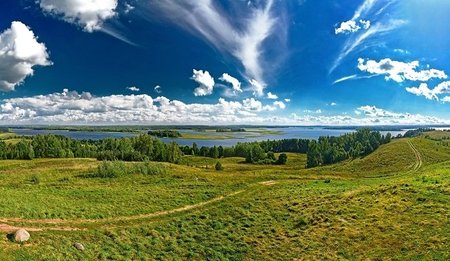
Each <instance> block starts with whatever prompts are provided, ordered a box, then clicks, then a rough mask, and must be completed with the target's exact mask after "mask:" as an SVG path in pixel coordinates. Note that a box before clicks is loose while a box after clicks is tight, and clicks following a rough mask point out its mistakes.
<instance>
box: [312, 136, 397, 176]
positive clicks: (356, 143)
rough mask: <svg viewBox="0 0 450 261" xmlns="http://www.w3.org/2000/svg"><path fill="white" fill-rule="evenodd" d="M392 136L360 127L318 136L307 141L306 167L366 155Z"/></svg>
mask: <svg viewBox="0 0 450 261" xmlns="http://www.w3.org/2000/svg"><path fill="white" fill-rule="evenodd" d="M391 139H392V137H391V134H390V133H388V134H386V136H383V135H381V134H380V132H378V131H370V130H369V129H360V130H358V131H356V132H354V133H349V134H345V135H342V136H339V137H320V138H319V140H318V141H315V140H312V141H310V142H309V143H308V150H307V163H306V167H308V168H311V167H316V166H319V165H327V164H333V163H336V162H340V161H343V160H346V159H349V158H357V157H362V156H366V155H368V154H370V153H372V152H373V151H375V150H376V149H378V147H379V146H380V145H383V144H386V143H389V142H390V141H391Z"/></svg>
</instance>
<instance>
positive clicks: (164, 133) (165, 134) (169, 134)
mask: <svg viewBox="0 0 450 261" xmlns="http://www.w3.org/2000/svg"><path fill="white" fill-rule="evenodd" d="M148 135H151V136H156V137H159V138H179V137H181V133H180V132H179V131H176V130H150V131H148Z"/></svg>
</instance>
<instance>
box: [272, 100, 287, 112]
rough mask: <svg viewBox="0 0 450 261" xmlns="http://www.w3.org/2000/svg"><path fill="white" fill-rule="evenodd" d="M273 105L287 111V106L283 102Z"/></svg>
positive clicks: (275, 102)
mask: <svg viewBox="0 0 450 261" xmlns="http://www.w3.org/2000/svg"><path fill="white" fill-rule="evenodd" d="M273 105H274V106H276V107H278V108H280V109H282V110H284V109H286V104H284V102H282V101H274V102H273Z"/></svg>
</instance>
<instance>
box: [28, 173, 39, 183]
mask: <svg viewBox="0 0 450 261" xmlns="http://www.w3.org/2000/svg"><path fill="white" fill-rule="evenodd" d="M30 182H31V184H33V185H37V184H39V182H40V180H39V177H38V176H36V175H33V176H31V179H30Z"/></svg>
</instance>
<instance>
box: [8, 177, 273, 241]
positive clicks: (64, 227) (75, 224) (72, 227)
mask: <svg viewBox="0 0 450 261" xmlns="http://www.w3.org/2000/svg"><path fill="white" fill-rule="evenodd" d="M276 183H277V182H276V181H274V180H269V181H263V182H258V183H255V184H252V185H250V186H249V187H248V188H247V189H244V190H238V191H235V192H232V193H229V194H226V195H222V196H218V197H216V198H213V199H210V200H207V201H203V202H200V203H197V204H192V205H186V206H182V207H179V208H175V209H170V210H164V211H157V212H152V213H146V214H140V215H134V216H118V217H111V218H104V219H75V220H69V219H26V218H0V232H7V233H10V232H13V231H16V230H17V229H19V228H24V229H26V230H28V231H46V230H54V231H76V230H86V228H82V227H80V226H82V225H87V224H102V223H106V224H108V225H111V223H116V222H124V221H135V220H140V219H148V218H154V217H163V216H167V215H171V214H175V213H180V212H185V211H189V210H193V209H197V208H201V207H204V206H207V205H210V204H213V203H216V202H220V201H223V200H225V199H226V198H229V197H233V196H236V195H238V194H241V193H243V192H246V191H249V190H251V189H252V188H253V187H254V186H255V185H260V186H261V185H262V186H272V185H274V184H276ZM8 223H9V224H11V223H21V224H30V225H31V224H34V225H41V226H42V225H56V227H55V226H49V227H33V226H30V227H29V226H28V225H27V226H26V227H23V226H14V225H9V224H8Z"/></svg>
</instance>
